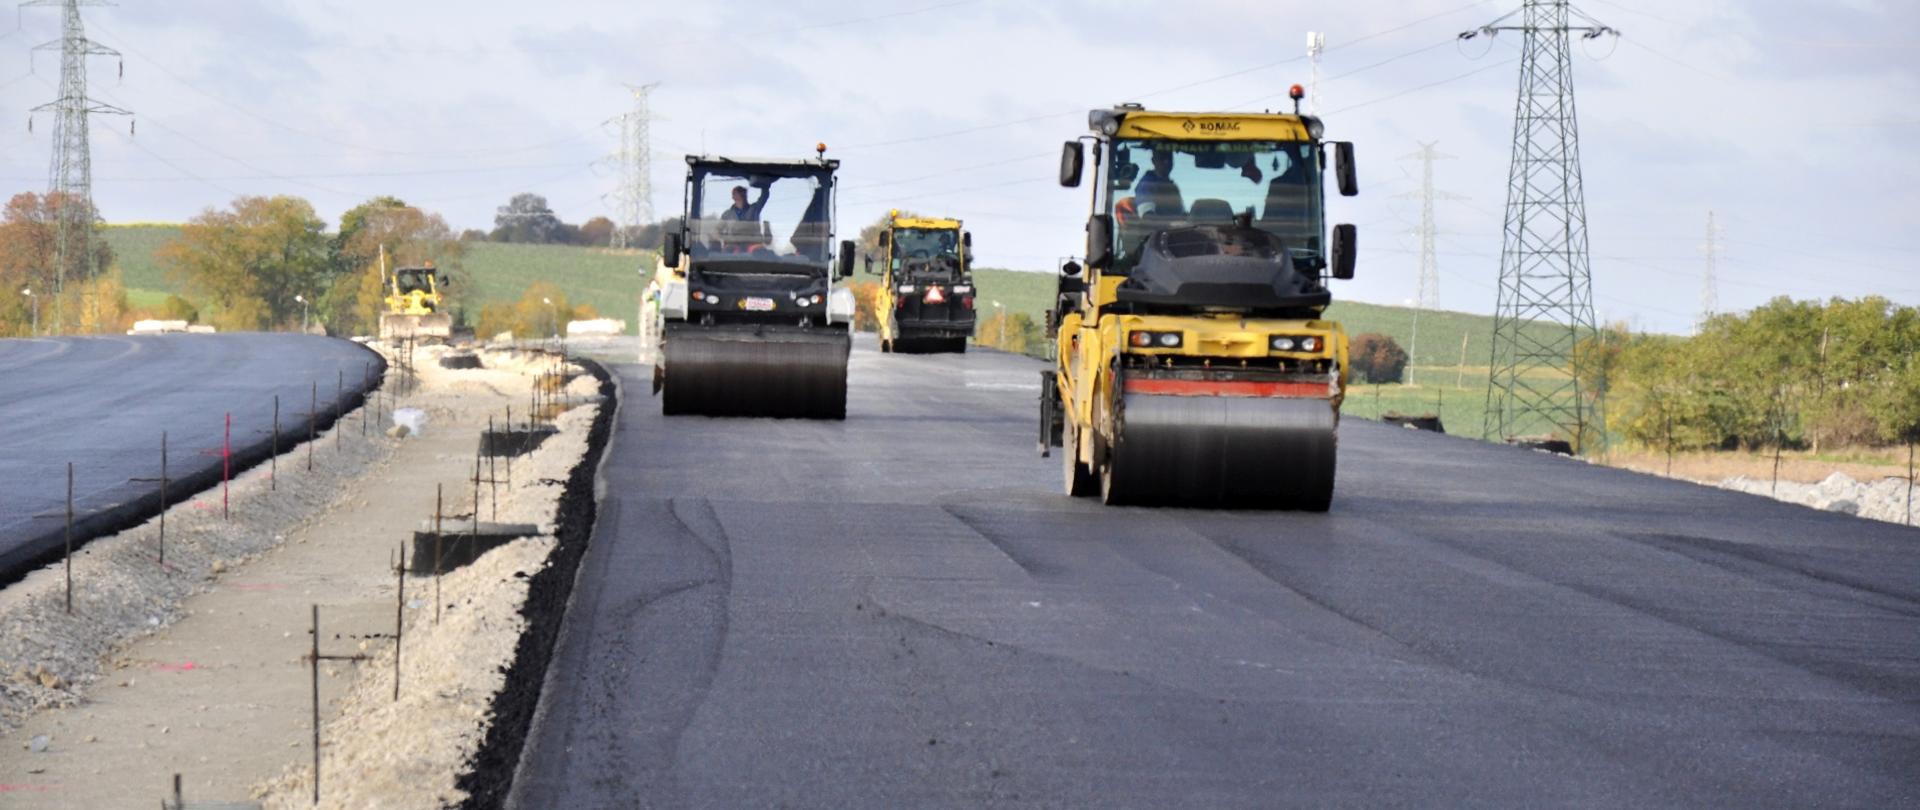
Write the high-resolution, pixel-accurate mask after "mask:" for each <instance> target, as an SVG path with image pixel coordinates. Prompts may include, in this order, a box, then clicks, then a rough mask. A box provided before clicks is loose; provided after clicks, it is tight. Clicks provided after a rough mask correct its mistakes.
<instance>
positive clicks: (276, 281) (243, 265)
mask: <svg viewBox="0 0 1920 810" xmlns="http://www.w3.org/2000/svg"><path fill="white" fill-rule="evenodd" d="M158 257H159V259H160V262H161V263H162V264H163V265H165V266H166V267H167V269H168V272H169V274H171V275H172V276H173V278H174V279H175V280H176V281H178V282H179V283H181V284H182V285H183V286H185V287H186V288H187V290H189V291H190V292H191V293H192V294H193V296H194V297H195V298H196V299H197V300H199V301H201V302H203V303H204V307H203V309H206V310H211V320H212V321H213V323H214V324H215V325H216V326H219V327H220V328H221V329H223V330H227V331H255V330H262V329H268V328H272V327H274V326H279V325H285V324H287V323H289V322H291V321H296V320H297V319H298V318H299V315H300V312H301V305H300V303H299V302H298V301H296V300H294V299H295V298H296V297H297V296H298V297H306V298H308V300H313V299H314V298H316V297H318V295H319V293H320V292H321V291H323V290H326V289H328V288H329V287H330V286H331V285H332V282H333V277H334V275H335V274H336V272H335V263H334V261H333V245H332V244H331V240H330V239H329V238H328V236H327V233H326V222H325V221H323V220H321V219H320V218H319V216H317V215H316V214H315V213H314V211H313V206H312V205H310V204H309V203H307V201H306V200H302V199H300V198H298V197H287V196H277V197H241V198H239V199H236V200H234V201H233V206H232V208H230V209H211V208H210V209H207V210H206V211H204V212H202V213H201V214H200V215H199V216H196V217H194V218H193V219H191V220H189V221H188V222H187V224H186V225H185V226H183V227H182V228H181V229H180V236H178V237H176V238H175V239H173V240H171V241H169V242H167V243H166V244H165V245H162V246H161V247H160V249H159V251H158ZM203 314H207V313H204V312H203Z"/></svg>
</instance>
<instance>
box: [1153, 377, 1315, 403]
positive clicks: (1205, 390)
mask: <svg viewBox="0 0 1920 810" xmlns="http://www.w3.org/2000/svg"><path fill="white" fill-rule="evenodd" d="M1124 390H1125V391H1126V392H1127V393H1129V394H1165V395H1168V396H1176V397H1273V398H1279V399H1326V398H1327V397H1328V396H1329V395H1330V390H1329V388H1328V386H1327V384H1326V383H1324V382H1252V381H1246V380H1221V381H1209V380H1153V379H1147V380H1127V381H1126V383H1125V386H1124Z"/></svg>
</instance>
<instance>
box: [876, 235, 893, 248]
mask: <svg viewBox="0 0 1920 810" xmlns="http://www.w3.org/2000/svg"><path fill="white" fill-rule="evenodd" d="M879 238H880V249H881V250H886V249H887V246H888V245H891V244H893V232H892V231H881V232H880V237H879Z"/></svg>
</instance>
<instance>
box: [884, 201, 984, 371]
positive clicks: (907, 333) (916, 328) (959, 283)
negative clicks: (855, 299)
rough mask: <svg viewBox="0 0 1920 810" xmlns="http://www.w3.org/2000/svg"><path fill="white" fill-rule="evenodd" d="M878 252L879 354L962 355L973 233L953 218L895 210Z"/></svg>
mask: <svg viewBox="0 0 1920 810" xmlns="http://www.w3.org/2000/svg"><path fill="white" fill-rule="evenodd" d="M880 253H881V261H882V269H881V270H880V271H879V272H880V273H881V275H882V276H883V278H882V279H881V284H880V290H879V291H878V292H877V293H875V295H874V302H873V304H874V310H873V311H874V314H875V315H876V316H877V319H878V320H879V322H880V350H881V351H883V352H901V353H912V352H965V351H966V350H967V338H970V337H973V324H974V307H973V299H974V288H973V267H972V264H973V234H971V233H968V232H967V231H966V229H965V227H964V226H963V225H961V223H960V220H957V219H940V218H936V217H916V216H901V214H900V212H899V211H894V212H892V213H891V214H889V215H888V217H887V227H886V229H885V230H883V231H881V232H880ZM867 270H868V272H873V257H871V256H869V257H867Z"/></svg>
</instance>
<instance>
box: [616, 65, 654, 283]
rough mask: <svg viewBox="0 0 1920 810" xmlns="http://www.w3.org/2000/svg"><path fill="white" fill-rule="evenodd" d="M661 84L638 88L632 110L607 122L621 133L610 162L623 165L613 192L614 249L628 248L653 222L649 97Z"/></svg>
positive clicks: (632, 88)
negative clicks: (617, 149)
mask: <svg viewBox="0 0 1920 810" xmlns="http://www.w3.org/2000/svg"><path fill="white" fill-rule="evenodd" d="M659 86H660V83H659V82H654V83H652V84H648V85H643V86H639V87H636V86H634V85H631V84H630V85H627V89H628V90H631V91H633V109H632V110H629V111H628V112H626V113H624V114H622V115H619V116H616V117H614V118H612V119H611V120H609V121H607V124H608V125H609V126H615V127H618V129H619V130H620V149H619V151H617V152H615V153H614V154H612V155H610V156H609V157H610V159H612V160H613V161H615V162H617V163H619V164H620V187H619V188H617V189H615V190H614V192H613V203H614V211H615V214H616V215H617V216H618V217H619V218H620V225H619V227H617V228H614V229H613V245H612V246H613V247H616V248H625V247H629V244H628V243H629V241H630V240H631V239H632V238H633V234H635V233H637V232H638V231H639V230H640V226H642V225H645V224H647V223H650V222H652V221H653V142H652V141H653V138H652V132H651V130H652V124H653V113H652V111H651V110H649V109H648V108H647V100H648V96H649V95H650V94H652V92H653V88H656V87H659Z"/></svg>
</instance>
